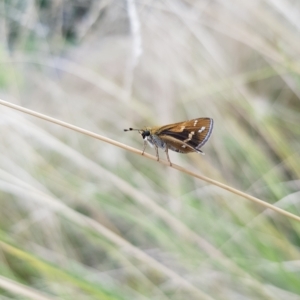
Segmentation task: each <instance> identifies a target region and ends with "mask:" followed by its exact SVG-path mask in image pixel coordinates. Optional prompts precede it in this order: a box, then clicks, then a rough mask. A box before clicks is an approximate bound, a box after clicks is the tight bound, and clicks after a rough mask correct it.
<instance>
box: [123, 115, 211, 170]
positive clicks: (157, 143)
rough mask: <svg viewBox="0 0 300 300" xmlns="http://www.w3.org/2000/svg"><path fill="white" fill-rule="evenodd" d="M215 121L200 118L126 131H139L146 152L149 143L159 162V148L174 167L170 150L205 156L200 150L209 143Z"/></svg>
mask: <svg viewBox="0 0 300 300" xmlns="http://www.w3.org/2000/svg"><path fill="white" fill-rule="evenodd" d="M213 125H214V121H213V119H211V118H198V119H193V120H189V121H184V122H179V123H174V124H169V125H164V126H156V127H145V128H144V129H133V128H129V129H124V131H138V132H139V133H140V135H141V136H142V138H143V140H144V149H143V153H142V155H143V154H144V152H145V149H146V146H147V143H148V144H149V145H150V146H151V147H155V151H156V157H157V160H159V155H158V148H162V149H164V150H165V152H166V155H167V159H168V162H169V163H170V166H171V165H172V163H171V161H170V158H169V153H168V150H169V149H170V150H172V151H175V152H179V153H190V152H197V153H202V154H204V153H203V152H202V151H201V150H200V148H201V147H202V146H203V145H204V144H205V143H206V142H207V141H208V139H209V137H210V135H211V133H212V130H213Z"/></svg>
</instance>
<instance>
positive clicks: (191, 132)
mask: <svg viewBox="0 0 300 300" xmlns="http://www.w3.org/2000/svg"><path fill="white" fill-rule="evenodd" d="M212 128H213V120H212V119H211V118H198V119H193V120H189V121H185V122H180V123H175V124H170V125H166V126H162V127H160V128H159V130H155V131H156V132H155V134H156V135H157V136H159V137H160V138H161V139H163V140H164V141H165V142H166V143H167V144H168V145H169V146H171V147H170V149H171V150H173V151H177V152H182V153H188V152H193V151H197V152H198V151H199V152H201V150H200V148H201V147H202V146H203V145H204V144H205V143H206V142H207V140H208V139H209V137H210V135H211V132H212ZM174 148H175V149H176V150H175V149H174Z"/></svg>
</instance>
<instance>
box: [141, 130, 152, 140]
mask: <svg viewBox="0 0 300 300" xmlns="http://www.w3.org/2000/svg"><path fill="white" fill-rule="evenodd" d="M149 135H150V131H149V130H145V131H143V132H142V137H143V139H145V137H146V136H149Z"/></svg>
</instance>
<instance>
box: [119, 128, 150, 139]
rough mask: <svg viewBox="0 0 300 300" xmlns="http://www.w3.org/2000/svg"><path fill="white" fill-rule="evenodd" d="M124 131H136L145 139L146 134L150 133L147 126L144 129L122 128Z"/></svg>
mask: <svg viewBox="0 0 300 300" xmlns="http://www.w3.org/2000/svg"><path fill="white" fill-rule="evenodd" d="M124 131H137V132H138V133H139V134H140V135H141V136H142V138H143V140H147V138H148V136H150V135H151V132H150V130H149V129H148V128H145V129H134V128H128V129H124Z"/></svg>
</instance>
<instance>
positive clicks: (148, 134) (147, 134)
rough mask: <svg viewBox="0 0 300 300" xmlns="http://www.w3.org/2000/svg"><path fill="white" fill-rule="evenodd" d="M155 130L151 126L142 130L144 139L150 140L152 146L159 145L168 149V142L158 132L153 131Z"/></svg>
mask: <svg viewBox="0 0 300 300" xmlns="http://www.w3.org/2000/svg"><path fill="white" fill-rule="evenodd" d="M153 132H154V130H153V129H151V128H146V129H145V130H143V131H142V132H141V135H142V137H143V139H144V141H146V142H148V144H149V145H150V146H151V147H155V146H156V147H158V148H162V149H166V143H165V142H164V141H163V140H162V139H161V138H159V137H158V136H157V135H156V134H154V133H153Z"/></svg>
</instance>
